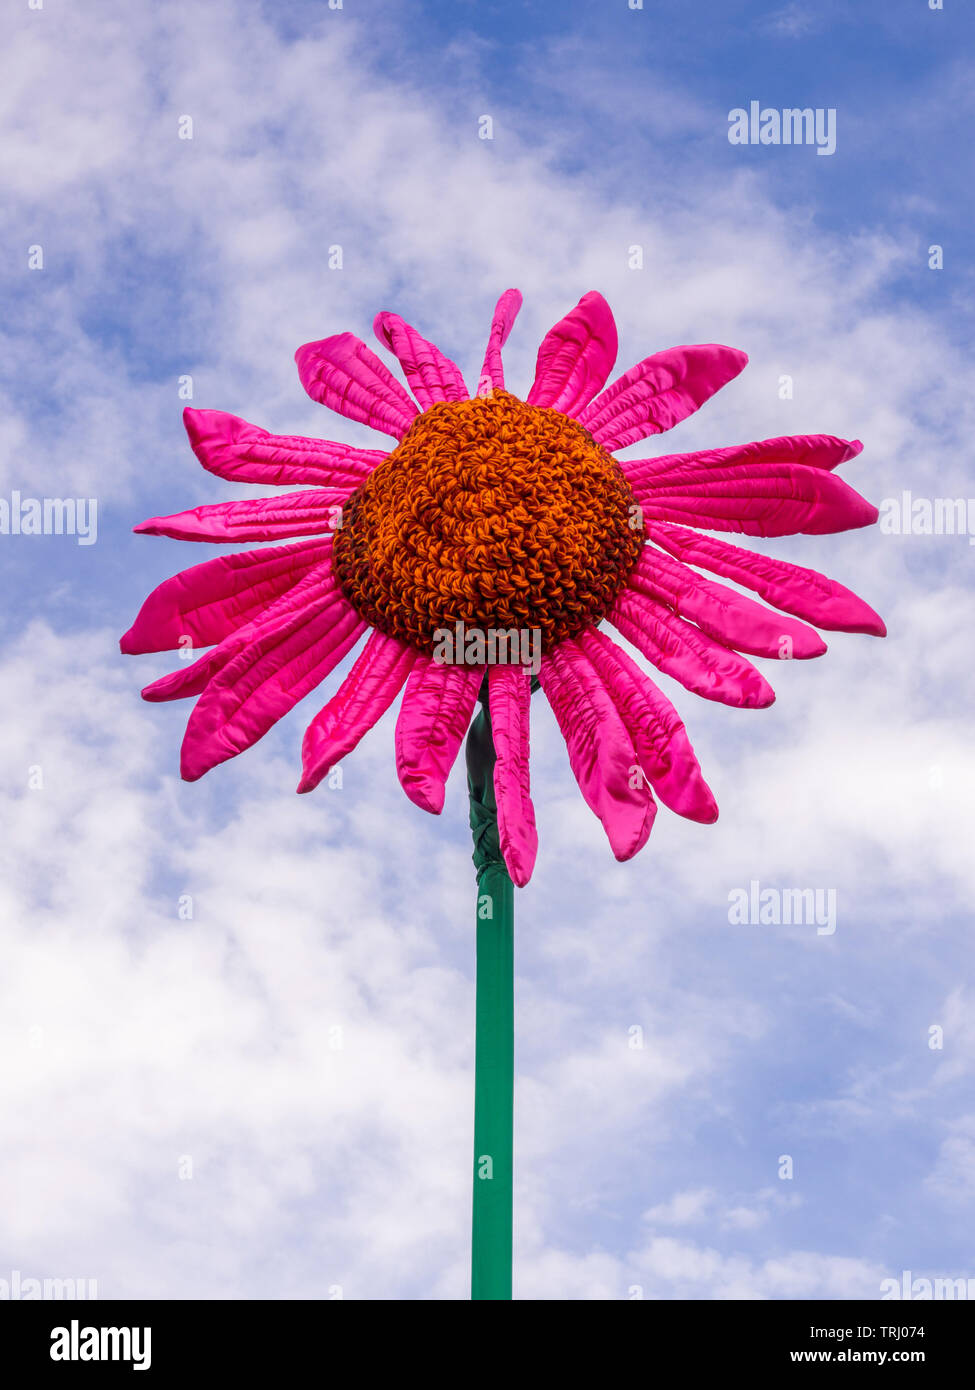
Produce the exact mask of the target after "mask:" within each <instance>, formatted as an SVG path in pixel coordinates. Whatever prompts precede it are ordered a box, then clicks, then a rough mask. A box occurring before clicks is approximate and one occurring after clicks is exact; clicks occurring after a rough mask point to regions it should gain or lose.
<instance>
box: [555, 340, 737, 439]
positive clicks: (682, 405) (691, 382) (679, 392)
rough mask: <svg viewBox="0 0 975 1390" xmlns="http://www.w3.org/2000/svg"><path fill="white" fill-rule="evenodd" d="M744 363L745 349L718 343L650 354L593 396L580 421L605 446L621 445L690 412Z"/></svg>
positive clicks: (668, 426)
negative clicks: (743, 350)
mask: <svg viewBox="0 0 975 1390" xmlns="http://www.w3.org/2000/svg"><path fill="white" fill-rule="evenodd" d="M747 361H748V358H747V356H746V355H745V353H743V352H738V351H737V350H736V349H735V348H729V347H722V346H721V345H720V344H718V343H702V344H699V345H697V346H693V347H676V348H669V349H668V350H667V351H666V352H657V353H654V355H653V356H652V357H645V358H644V359H643V361H642V362H640V363H638V364H637V365H636V366H635V367H631V368H630V370H629V371H628V372H625V373H624V374H623V376H621V377H618V378H617V380H616V381H614V382H613V384H612V386H610V387H608V388H607V390H605V391H604V392H603V393H602V395H601V396H597V397H596V399H595V400H594V401H593V402H592V404H591V405H588V406H587V407H586V409H585V410H584V411H583V412H582V414H581V415H580V416H579V423H580V424H581V425H583V426H584V427H585V428H586V429H587V430H588V431H589V433H590V434H591V435H592V437H593V439H595V441H596V443H597V444H601V445H602V446H603V448H604V449H609V450H610V451H612V450H614V449H624V448H625V447H626V446H627V445H628V444H635V443H636V442H637V440H638V439H646V437H647V435H650V434H662V433H663V432H664V430H669V429H671V428H672V427H673V426H674V425H676V424H679V423H680V421H681V420H686V419H687V417H688V415H693V413H694V411H695V410H697V409H698V408H699V407H700V406H702V405H703V404H704V402H705V401H706V400H708V399H710V397H711V396H713V395H714V393H715V391H717V390H719V389H720V388H721V387H722V386H724V385H725V383H726V382H728V381H731V380H732V378H733V377H736V376H737V375H738V373H739V372H740V371H741V370H742V368H743V367H744V365H745V363H746V362H747Z"/></svg>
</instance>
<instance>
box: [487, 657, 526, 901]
mask: <svg viewBox="0 0 975 1390" xmlns="http://www.w3.org/2000/svg"><path fill="white" fill-rule="evenodd" d="M531 690H532V687H531V680H530V679H529V676H528V674H527V672H526V670H525V668H524V667H522V666H505V665H498V666H489V667H488V699H489V702H490V708H491V727H492V731H493V734H494V751H495V753H496V755H497V758H496V761H495V764H494V799H495V801H496V803H497V807H498V834H499V838H500V841H501V853H502V854H503V855H504V862H505V864H506V865H507V866H508V873H509V874H510V875H511V878H512V881H513V882H514V883H516V884H517V885H518V887H519V888H524V886H525V884H526V883H527V882H528V880H529V879H530V878H531V876H532V869H533V868H534V867H535V856H536V855H537V854H538V831H537V830H536V828H535V808H534V806H533V805H532V799H531V790H530V778H529V769H528V720H529V711H530V709H531Z"/></svg>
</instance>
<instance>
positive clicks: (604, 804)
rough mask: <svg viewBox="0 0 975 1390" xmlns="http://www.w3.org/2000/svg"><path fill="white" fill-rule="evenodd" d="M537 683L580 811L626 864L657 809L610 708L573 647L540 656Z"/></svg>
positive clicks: (623, 729) (584, 659) (639, 846)
mask: <svg viewBox="0 0 975 1390" xmlns="http://www.w3.org/2000/svg"><path fill="white" fill-rule="evenodd" d="M539 680H540V681H541V684H542V689H543V690H544V691H545V695H546V697H547V699H548V702H549V704H550V705H551V706H552V709H553V711H554V713H555V718H556V720H557V721H558V725H559V728H560V729H561V730H562V736H563V738H564V739H565V743H566V747H567V749H568V751H569V763H570V765H571V767H572V772H573V775H574V776H575V779H576V781H577V782H578V784H579V790H580V791H581V792H582V795H583V799H584V800H585V802H586V805H587V806H588V807H589V808H590V810H592V811H594V812H595V814H596V815H597V816H598V817H599V819H600V820H601V821H602V824H603V829H604V830H605V831H606V835H607V837H608V839H609V843H610V846H611V848H612V851H613V853H614V855H615V856H616V858H617V859H620V860H624V859H632V858H633V856H634V854H636V853H637V852H638V851H639V850H641V849H642V848H643V846H644V845H645V844H646V842H647V839H648V837H649V835H650V830H651V828H652V826H653V820H654V816H655V815H656V813H657V808H656V805H655V803H654V800H653V796H652V795H651V793H650V788H649V787H648V786H647V783H646V780H645V779H644V778H643V777H641V776H639V775H638V774H639V759H638V757H637V754H636V750H635V749H634V747H633V739H632V738H631V736H630V734H629V733H628V732H627V729H626V726H625V725H624V723H623V721H622V719H621V718H620V715H619V713H618V712H617V709H616V706H615V705H614V703H613V701H612V699H611V698H610V696H609V694H608V692H607V691H606V688H605V686H604V685H603V682H602V680H601V679H600V677H599V675H598V673H597V671H596V669H595V667H594V666H593V665H592V663H591V662H590V661H589V659H588V657H587V656H586V654H585V652H584V651H583V650H582V648H581V647H579V646H578V645H577V643H575V642H572V641H565V642H560V643H559V645H558V646H557V647H556V648H555V649H554V651H551V652H549V653H548V654H547V655H545V656H543V658H542V665H541V671H540V673H539Z"/></svg>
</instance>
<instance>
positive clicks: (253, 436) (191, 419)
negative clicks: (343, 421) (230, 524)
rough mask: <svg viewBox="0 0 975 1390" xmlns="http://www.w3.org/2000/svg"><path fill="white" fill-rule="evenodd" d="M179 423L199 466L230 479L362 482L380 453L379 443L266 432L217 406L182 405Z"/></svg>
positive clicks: (290, 482)
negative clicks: (358, 445) (360, 445)
mask: <svg viewBox="0 0 975 1390" xmlns="http://www.w3.org/2000/svg"><path fill="white" fill-rule="evenodd" d="M183 424H184V425H185V426H186V433H187V434H188V435H189V437H190V444H191V445H192V446H193V452H194V453H195V454H196V456H197V458H198V459H199V460H200V462H201V463H202V464H203V467H204V468H206V469H207V470H208V471H209V472H210V473H216V475H217V477H218V478H226V479H227V481H228V482H231V483H260V484H261V485H262V486H264V487H273V486H277V485H281V486H285V487H291V486H294V484H296V483H316V484H319V485H321V486H323V487H345V486H348V487H349V488H350V489H351V488H355V487H358V486H359V484H360V483H364V482H365V480H366V479H367V478H368V476H369V474H370V473H371V472H372V470H373V469H374V468H375V467H376V466H377V464H380V463H382V461H383V459H384V458H386V453H385V451H384V450H382V449H353V447H352V445H351V444H335V443H333V442H332V441H331V440H328V439H304V438H302V436H301V435H286V434H269V433H268V432H267V430H262V429H261V428H260V426H259V425H251V424H248V422H247V421H246V420H241V418H240V417H239V416H238V415H227V414H226V413H225V412H224V411H222V410H191V409H190V408H187V409H186V410H184V411H183Z"/></svg>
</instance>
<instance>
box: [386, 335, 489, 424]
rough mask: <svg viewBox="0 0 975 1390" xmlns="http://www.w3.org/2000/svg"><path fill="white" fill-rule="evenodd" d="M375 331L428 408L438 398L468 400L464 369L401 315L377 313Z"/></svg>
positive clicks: (418, 397) (421, 402)
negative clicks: (422, 336) (462, 372)
mask: <svg viewBox="0 0 975 1390" xmlns="http://www.w3.org/2000/svg"><path fill="white" fill-rule="evenodd" d="M372 327H373V332H374V333H375V335H376V337H377V338H378V339H379V341H380V342H381V343H385V345H386V346H387V347H388V348H389V349H390V350H391V351H392V352H393V353H394V354H395V356H396V357H397V358H398V359H399V364H400V366H401V367H402V368H403V371H404V373H405V375H406V380H407V382H408V383H409V387H410V390H411V391H412V392H413V394H414V396H415V397H416V398H417V400H418V401H419V402H420V406H421V408H422V409H423V410H427V409H428V408H429V407H430V406H431V405H435V404H436V403H437V402H438V401H466V400H467V399H468V398H469V396H470V392H469V391H468V389H467V387H466V386H465V385H464V378H463V377H462V376H461V373H460V368H459V367H458V366H456V365H455V364H454V363H453V362H451V360H450V358H449V357H445V356H444V355H443V353H442V352H441V351H440V349H439V348H438V347H435V346H434V344H433V343H430V342H428V341H427V340H426V338H421V337H420V335H419V333H417V331H416V329H415V328H412V327H411V326H410V324H408V323H404V321H403V320H402V319H401V318H400V316H399V314H385V313H384V314H377V316H376V319H375V322H374V323H373V326H372Z"/></svg>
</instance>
